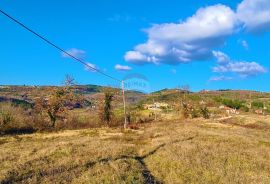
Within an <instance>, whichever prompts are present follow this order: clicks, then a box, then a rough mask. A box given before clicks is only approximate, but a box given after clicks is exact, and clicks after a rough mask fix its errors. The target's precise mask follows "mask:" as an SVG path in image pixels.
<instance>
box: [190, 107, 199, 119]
mask: <svg viewBox="0 0 270 184" xmlns="http://www.w3.org/2000/svg"><path fill="white" fill-rule="evenodd" d="M199 116H200V115H199V112H198V110H197V109H192V110H191V118H198V117H199Z"/></svg>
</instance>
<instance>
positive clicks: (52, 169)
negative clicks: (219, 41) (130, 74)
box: [0, 86, 270, 184]
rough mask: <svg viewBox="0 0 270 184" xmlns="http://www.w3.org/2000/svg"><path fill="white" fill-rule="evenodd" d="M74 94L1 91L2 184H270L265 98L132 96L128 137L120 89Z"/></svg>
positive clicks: (269, 102)
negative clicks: (109, 91) (124, 127)
mask: <svg viewBox="0 0 270 184" xmlns="http://www.w3.org/2000/svg"><path fill="white" fill-rule="evenodd" d="M67 89H68V90H67ZM72 89H73V91H74V92H71V90H70V88H57V87H18V86H12V87H6V88H2V89H1V90H0V184H10V183H47V184H51V183H74V184H75V183H76V184H77V183H90V184H92V183H97V184H100V183H108V184H109V183H112V184H118V183H123V184H124V183H139V184H140V183H142V184H144V183H145V184H152V183H153V184H154V183H164V184H174V183H177V184H178V183H179V184H181V183H207V184H208V183H213V184H216V183H222V184H223V183H224V184H227V183H241V184H246V183H256V184H268V183H270V111H269V109H270V95H269V94H268V93H259V92H251V91H215V92H212V91H210V92H205V91H203V92H200V93H187V92H182V91H179V90H162V91H159V92H155V93H152V94H149V95H148V94H142V93H138V92H128V93H127V118H128V121H129V127H128V129H123V117H124V116H123V108H122V102H121V100H122V98H121V95H120V94H119V93H118V92H117V91H118V90H116V89H114V92H115V93H114V95H113V96H110V94H111V93H110V94H109V93H106V91H105V94H108V95H107V96H106V95H104V89H102V87H97V86H77V87H73V88H72ZM111 91H112V90H111ZM106 98H108V99H109V100H107V102H106V100H105V99H106ZM154 102H157V103H155V104H153V103H154ZM157 106H159V107H157ZM105 110H106V113H105V114H104V112H105ZM227 111H230V112H234V113H231V114H227Z"/></svg>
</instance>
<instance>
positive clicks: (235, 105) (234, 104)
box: [221, 99, 243, 109]
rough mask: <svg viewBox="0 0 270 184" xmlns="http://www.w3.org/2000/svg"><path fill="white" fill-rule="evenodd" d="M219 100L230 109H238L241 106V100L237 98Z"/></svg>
mask: <svg viewBox="0 0 270 184" xmlns="http://www.w3.org/2000/svg"><path fill="white" fill-rule="evenodd" d="M221 102H222V104H223V105H226V106H227V107H230V108H232V109H240V108H241V107H242V106H243V102H242V101H239V100H231V99H222V101H221Z"/></svg>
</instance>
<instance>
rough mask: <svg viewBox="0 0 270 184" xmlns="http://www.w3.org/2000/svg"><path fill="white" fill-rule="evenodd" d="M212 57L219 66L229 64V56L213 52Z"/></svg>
mask: <svg viewBox="0 0 270 184" xmlns="http://www.w3.org/2000/svg"><path fill="white" fill-rule="evenodd" d="M213 55H214V56H215V57H216V59H217V62H218V64H219V65H224V64H228V63H229V62H230V58H229V56H228V55H226V54H224V53H223V52H220V51H213Z"/></svg>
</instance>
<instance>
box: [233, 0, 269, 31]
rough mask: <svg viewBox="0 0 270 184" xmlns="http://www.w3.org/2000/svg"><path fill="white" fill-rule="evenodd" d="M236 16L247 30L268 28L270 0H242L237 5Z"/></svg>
mask: <svg viewBox="0 0 270 184" xmlns="http://www.w3.org/2000/svg"><path fill="white" fill-rule="evenodd" d="M237 17H238V19H239V20H240V21H241V22H243V24H244V27H245V28H246V29H247V30H248V31H251V32H261V31H265V30H270V1H269V0H243V1H242V2H241V3H240V4H239V5H238V7H237Z"/></svg>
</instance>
